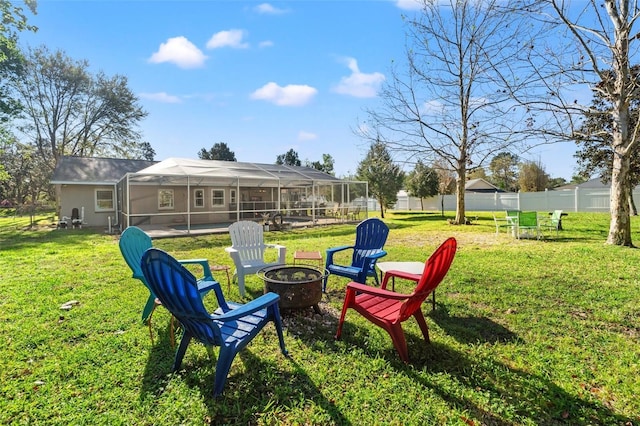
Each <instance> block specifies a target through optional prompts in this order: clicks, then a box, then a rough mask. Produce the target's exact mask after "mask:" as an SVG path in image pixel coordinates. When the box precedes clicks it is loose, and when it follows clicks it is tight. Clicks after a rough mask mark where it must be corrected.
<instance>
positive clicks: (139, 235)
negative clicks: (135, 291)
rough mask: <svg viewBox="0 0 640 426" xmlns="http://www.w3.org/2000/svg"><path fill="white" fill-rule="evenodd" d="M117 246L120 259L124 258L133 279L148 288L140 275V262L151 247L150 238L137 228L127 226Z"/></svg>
mask: <svg viewBox="0 0 640 426" xmlns="http://www.w3.org/2000/svg"><path fill="white" fill-rule="evenodd" d="M118 245H119V246H120V252H121V253H122V257H124V260H125V262H127V265H129V268H131V271H132V272H133V278H137V279H139V280H140V281H142V282H143V283H144V285H146V286H147V287H149V285H148V284H147V282H146V280H145V279H144V275H143V274H142V269H141V268H140V260H141V259H142V255H143V254H144V252H145V251H146V250H147V249H149V248H151V247H152V245H153V243H152V242H151V237H149V236H148V235H147V234H146V233H145V232H144V231H143V230H142V229H140V228H138V227H137V226H129V227H128V228H127V229H125V230H124V232H123V233H122V235H120V241H119V242H118Z"/></svg>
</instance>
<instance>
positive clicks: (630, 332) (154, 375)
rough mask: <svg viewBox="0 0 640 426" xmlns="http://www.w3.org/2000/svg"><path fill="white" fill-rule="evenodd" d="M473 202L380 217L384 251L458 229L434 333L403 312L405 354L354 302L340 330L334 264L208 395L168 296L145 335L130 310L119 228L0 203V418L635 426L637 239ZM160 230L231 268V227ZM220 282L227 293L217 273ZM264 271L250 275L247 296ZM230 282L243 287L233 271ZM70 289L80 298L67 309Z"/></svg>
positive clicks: (304, 236)
mask: <svg viewBox="0 0 640 426" xmlns="http://www.w3.org/2000/svg"><path fill="white" fill-rule="evenodd" d="M477 215H478V216H479V217H478V220H477V221H474V224H473V225H470V226H452V225H449V224H447V223H446V220H444V219H443V218H442V217H441V216H440V215H439V214H434V213H421V212H414V213H410V212H405V213H403V212H397V213H394V214H390V215H389V217H387V218H385V221H386V222H387V223H388V224H389V226H390V228H391V232H390V236H389V240H388V243H387V245H386V249H387V251H388V253H389V254H388V255H387V257H386V258H385V260H389V261H391V260H418V261H423V260H424V259H425V258H426V257H427V256H428V255H429V254H430V253H431V251H432V250H433V249H434V248H435V247H436V246H437V245H438V244H439V243H440V242H442V241H443V240H444V239H445V238H446V237H448V236H455V237H456V238H457V239H458V243H459V251H458V253H457V256H456V259H455V260H454V263H453V266H452V268H451V270H450V272H449V274H448V276H447V277H446V278H445V280H444V282H443V283H442V285H441V286H440V287H439V288H438V307H437V310H436V311H434V312H431V307H430V303H425V304H424V306H423V310H424V312H425V313H426V314H427V323H428V324H429V327H430V330H431V340H432V343H431V344H430V345H426V344H425V343H424V341H423V340H421V334H420V331H419V329H418V327H417V324H415V322H414V321H413V320H409V321H407V322H406V323H405V327H404V328H405V332H406V334H407V340H408V344H409V356H410V358H411V363H410V364H409V365H405V364H403V363H402V362H401V361H400V360H399V357H398V356H397V353H396V352H395V350H394V348H393V345H392V344H391V339H390V338H389V336H388V335H386V334H385V333H384V332H383V331H382V330H381V329H379V328H376V327H374V326H372V325H371V324H369V323H367V322H366V321H364V320H363V319H362V318H361V317H359V316H358V315H357V314H356V313H355V312H353V311H349V313H348V314H347V322H346V324H345V328H344V330H343V337H342V339H341V340H339V341H336V340H334V338H333V335H334V333H335V330H336V325H337V317H338V314H339V309H340V307H341V303H342V297H343V295H344V288H345V285H346V280H344V279H341V278H339V277H331V278H330V280H329V285H328V293H327V295H326V296H325V300H323V302H322V305H321V308H322V309H323V313H324V314H323V315H322V316H315V315H313V311H312V310H311V309H309V310H308V311H304V312H297V313H294V314H288V315H286V316H285V318H284V321H285V328H286V330H285V342H286V344H287V348H288V350H289V351H290V353H291V357H290V358H289V359H288V358H285V357H283V356H282V355H281V354H280V352H279V349H278V344H277V339H276V337H275V329H274V327H273V326H271V325H270V326H268V327H267V328H266V329H265V331H264V332H263V333H261V334H260V335H259V336H258V337H257V338H256V339H255V340H254V341H253V342H252V343H251V345H249V346H248V347H247V349H246V350H244V351H243V352H241V354H240V355H239V356H238V357H237V358H236V360H235V361H234V364H233V366H232V369H231V373H230V376H229V379H228V380H227V384H226V387H225V392H224V394H223V395H222V396H221V397H219V398H217V399H214V398H213V397H212V394H213V378H214V374H215V368H214V367H215V362H214V361H213V360H210V359H209V357H208V354H207V351H206V349H205V348H204V347H203V346H201V345H197V344H192V345H191V346H190V347H189V349H188V351H187V355H186V357H185V360H184V363H183V370H181V371H180V372H178V373H176V374H172V373H171V372H170V369H171V364H172V358H173V351H172V349H171V347H170V345H169V336H168V324H169V315H168V313H167V312H166V310H164V309H158V310H157V311H156V313H155V314H154V317H153V328H154V335H155V341H154V343H153V344H152V343H151V341H150V339H149V334H148V329H147V327H146V326H145V325H144V324H142V323H141V321H140V314H141V310H142V305H143V303H144V301H145V300H146V297H147V293H146V290H145V288H144V287H143V286H142V285H141V284H140V283H139V282H137V281H135V280H133V279H131V278H130V276H131V273H130V271H129V269H128V267H127V266H126V264H125V262H124V261H123V259H122V257H121V255H120V252H119V250H118V244H117V238H115V237H113V236H108V235H106V234H102V233H100V232H96V231H94V230H90V229H82V230H55V229H52V227H51V226H50V224H51V221H52V218H51V217H47V216H41V217H38V218H37V219H38V221H37V224H38V225H40V226H39V227H38V228H36V229H33V230H30V229H26V225H28V224H29V218H28V217H27V218H20V217H14V216H6V217H0V336H1V337H2V343H3V344H2V345H1V346H0V363H1V365H2V368H1V369H0V423H2V424H34V425H39V424H43V425H44V424H46V425H51V424H60V425H68V424H92V425H96V424H97V425H118V424H127V425H129V424H136V425H176V424H187V425H201V424H257V425H275V424H278V425H280V424H284V425H305V424H314V425H315V424H317V425H331V424H335V425H350V424H351V425H361V424H367V425H369V424H390V425H427V424H447V425H481V424H485V425H534V424H536V425H537V424H545V425H547V424H567V425H638V424H640V398H638V395H639V394H640V285H639V284H640V281H639V277H640V262H639V261H638V260H639V256H640V252H639V251H638V250H635V249H629V248H623V247H617V246H608V245H605V244H604V241H605V239H606V235H607V231H608V225H609V221H608V215H605V214H588V213H570V214H569V216H568V217H567V218H565V219H564V220H563V222H564V226H565V230H564V231H561V233H560V236H559V237H558V238H555V235H554V234H553V233H549V234H548V235H549V237H550V238H548V239H546V240H544V241H537V240H514V239H512V238H509V237H508V236H506V235H505V234H501V235H499V236H496V235H495V227H494V224H493V219H492V216H491V215H490V214H489V213H486V212H478V213H477ZM638 220H640V219H638V218H635V217H634V218H632V229H634V238H635V239H636V240H637V239H639V238H640V235H638V232H637V231H636V230H637V229H638V227H639V226H640V222H638ZM353 232H354V229H353V225H336V226H330V227H322V228H320V227H318V228H309V229H302V230H297V229H296V230H293V231H288V232H272V233H268V234H267V239H268V241H269V242H278V243H282V244H284V245H286V246H287V250H288V254H287V257H288V259H289V260H292V256H293V251H295V250H296V249H307V250H308V249H319V250H322V251H324V249H325V248H328V247H332V246H336V245H342V244H348V243H350V242H351V241H352V239H353ZM154 244H155V245H156V246H157V247H160V248H163V249H165V250H167V251H169V252H170V253H172V254H174V255H175V256H176V257H178V258H187V257H206V258H208V259H210V261H211V263H214V264H227V265H230V266H231V260H230V258H229V256H228V255H227V254H226V253H225V252H224V248H225V247H226V246H228V245H229V244H230V240H229V236H228V235H217V236H201V237H186V238H175V239H163V240H156V241H154ZM218 279H219V280H221V282H223V289H224V290H225V292H226V277H225V276H223V275H219V276H218ZM408 285H409V284H408V283H400V282H398V283H397V287H401V289H402V288H404V289H405V290H406V289H408ZM262 286H263V284H262V283H261V282H260V281H259V279H258V278H257V277H255V276H251V277H249V278H248V279H247V289H248V292H249V296H248V297H256V296H258V295H259V294H261V292H262ZM402 286H404V287H402ZM227 296H228V299H230V300H235V301H239V300H240V297H239V295H238V290H237V286H233V285H232V287H231V291H230V292H229V293H228V294H227ZM208 299H209V298H207V303H213V302H212V301H210V300H208ZM70 300H77V301H78V302H79V303H78V304H77V305H75V306H74V307H73V308H72V309H71V310H61V309H60V306H61V305H62V304H64V303H65V302H68V301H70Z"/></svg>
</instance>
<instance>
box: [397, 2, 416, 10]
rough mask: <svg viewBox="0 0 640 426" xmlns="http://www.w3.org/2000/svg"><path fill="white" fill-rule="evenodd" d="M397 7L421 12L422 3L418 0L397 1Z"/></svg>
mask: <svg viewBox="0 0 640 426" xmlns="http://www.w3.org/2000/svg"><path fill="white" fill-rule="evenodd" d="M396 6H397V7H398V8H399V9H402V10H420V9H421V8H422V3H421V2H420V1H418V0H396Z"/></svg>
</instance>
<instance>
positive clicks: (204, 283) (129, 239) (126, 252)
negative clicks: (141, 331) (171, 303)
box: [119, 226, 217, 345]
mask: <svg viewBox="0 0 640 426" xmlns="http://www.w3.org/2000/svg"><path fill="white" fill-rule="evenodd" d="M119 246H120V252H121V253H122V257H123V258H124V260H125V261H126V262H127V265H129V268H131V271H132V272H133V278H136V279H138V280H140V282H142V284H144V285H145V287H147V289H148V290H149V297H148V298H147V302H146V303H145V305H144V308H143V309H142V322H143V323H146V324H148V325H149V335H150V337H151V342H152V343H153V332H152V330H151V316H152V315H153V311H154V310H155V308H156V307H157V306H158V305H159V304H160V303H159V301H158V300H156V296H155V295H154V294H153V291H151V289H150V288H149V284H148V283H147V281H146V280H145V278H144V275H143V274H142V269H141V268H140V261H141V260H142V255H143V254H144V252H145V251H146V250H147V249H149V248H151V247H152V246H153V244H152V242H151V237H149V236H148V235H147V234H146V233H145V232H144V231H143V230H142V229H140V228H138V227H137V226H130V227H128V228H127V229H125V230H124V232H123V233H122V235H121V236H120V242H119ZM180 262H181V263H182V264H185V265H186V264H197V265H200V266H201V267H202V269H203V271H204V276H203V277H202V278H201V279H200V280H198V281H197V285H198V292H199V293H200V295H201V296H202V297H204V295H206V294H207V293H208V292H209V291H210V290H211V288H212V287H213V286H214V285H215V284H217V281H216V280H215V279H214V278H213V275H212V274H211V268H210V267H209V262H208V261H207V260H206V259H186V260H180ZM171 339H172V342H171V344H172V345H173V333H172V336H171Z"/></svg>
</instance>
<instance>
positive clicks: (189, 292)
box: [141, 248, 288, 396]
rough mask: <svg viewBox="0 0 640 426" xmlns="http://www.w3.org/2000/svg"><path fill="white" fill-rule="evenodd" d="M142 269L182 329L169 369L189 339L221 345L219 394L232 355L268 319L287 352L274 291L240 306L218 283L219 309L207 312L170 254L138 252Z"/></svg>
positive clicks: (190, 280) (216, 388)
mask: <svg viewBox="0 0 640 426" xmlns="http://www.w3.org/2000/svg"><path fill="white" fill-rule="evenodd" d="M141 268H142V273H143V274H144V277H145V280H146V282H147V283H148V285H149V288H150V289H151V291H152V292H153V293H154V294H155V295H156V296H157V297H158V299H160V301H161V302H162V305H163V306H164V307H165V308H167V309H168V310H169V312H171V314H172V315H173V316H174V317H175V318H176V319H177V320H178V321H180V323H181V324H182V327H183V328H184V333H183V334H182V339H181V340H180V346H179V347H178V351H177V352H176V355H175V359H174V362H173V371H177V370H179V369H180V365H181V364H182V359H183V357H184V354H185V352H186V350H187V347H188V346H189V342H191V340H192V339H196V340H198V341H200V342H201V343H203V344H204V345H205V346H206V347H207V348H208V349H211V348H212V347H213V346H220V353H219V354H218V361H217V363H216V374H215V382H214V387H213V394H214V396H217V395H219V394H221V393H222V389H223V388H224V384H225V382H226V380H227V375H228V374H229V370H230V368H231V364H232V362H233V359H234V358H235V356H236V354H237V353H238V352H239V351H240V350H242V349H243V348H244V347H245V346H247V345H248V344H249V343H250V342H251V340H253V338H254V337H256V335H257V334H258V333H259V332H260V330H262V329H263V328H264V326H265V325H267V324H268V323H269V322H273V323H274V325H275V327H276V332H277V334H278V340H279V343H280V350H281V351H282V353H283V354H284V355H285V356H287V355H288V354H287V349H286V348H285V345H284V336H283V333H282V321H281V319H280V311H279V309H278V301H279V300H280V296H278V295H277V294H275V293H272V292H268V293H266V294H263V295H262V296H260V297H258V298H257V299H254V300H252V301H251V302H249V303H246V304H244V305H234V306H231V303H227V302H226V300H225V298H224V295H223V294H222V289H221V288H220V284H219V283H215V284H214V285H213V291H214V293H215V295H216V298H217V299H218V306H220V307H219V308H218V309H217V310H216V311H215V312H214V313H213V314H210V313H209V312H207V310H206V308H205V307H204V304H203V303H202V298H201V297H200V294H199V292H198V290H197V287H196V285H197V281H196V279H195V277H194V276H193V274H191V272H189V271H188V270H187V269H186V268H185V267H184V266H182V265H181V264H180V263H179V262H178V261H177V260H176V259H174V258H173V257H171V256H170V255H169V254H167V253H166V252H164V251H162V250H160V249H155V248H150V249H148V250H147V251H146V252H145V253H144V255H143V256H142V263H141ZM249 374H258V373H251V372H250V373H249Z"/></svg>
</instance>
